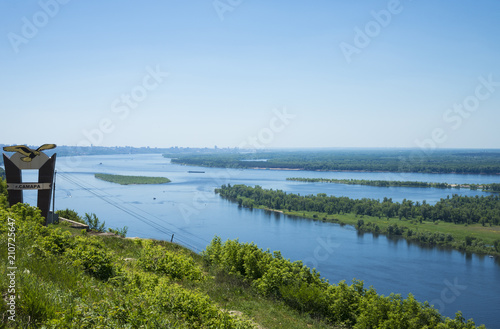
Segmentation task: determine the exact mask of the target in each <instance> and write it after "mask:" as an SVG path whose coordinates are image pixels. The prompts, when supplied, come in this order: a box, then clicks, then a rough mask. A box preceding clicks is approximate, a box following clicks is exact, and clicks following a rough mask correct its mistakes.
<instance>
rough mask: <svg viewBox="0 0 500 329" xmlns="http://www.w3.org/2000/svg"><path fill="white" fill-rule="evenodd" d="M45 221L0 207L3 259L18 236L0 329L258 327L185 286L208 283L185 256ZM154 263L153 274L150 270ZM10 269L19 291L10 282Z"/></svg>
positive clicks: (2, 279)
mask: <svg viewBox="0 0 500 329" xmlns="http://www.w3.org/2000/svg"><path fill="white" fill-rule="evenodd" d="M9 218H10V220H9ZM43 222H44V219H43V218H42V217H41V215H40V210H38V209H36V208H33V207H29V206H28V205H25V204H17V205H15V206H13V207H12V208H8V209H6V208H3V207H0V258H1V259H4V260H7V250H8V247H7V246H8V243H9V242H10V243H12V242H11V241H9V240H8V237H9V236H8V234H7V233H8V232H10V233H12V232H14V233H15V263H14V264H10V265H8V263H7V261H4V262H1V263H0V293H1V294H2V296H4V298H1V299H0V313H1V315H2V317H1V320H0V328H78V329H81V328H190V329H191V328H254V325H253V323H251V322H250V321H248V320H245V319H242V318H237V317H233V316H231V315H230V314H229V313H228V312H225V311H223V310H221V309H220V308H219V306H218V305H217V304H216V303H215V302H213V301H212V300H211V299H210V298H209V297H208V296H207V295H206V294H204V293H203V292H201V291H199V290H196V289H190V288H188V286H189V284H184V283H185V282H188V283H189V282H191V281H192V280H193V279H197V280H198V279H200V280H201V279H202V278H203V276H204V274H203V273H202V271H201V269H200V268H199V267H198V266H197V265H195V264H194V261H193V258H192V256H190V255H188V254H187V252H180V253H175V254H174V253H172V252H171V251H168V250H167V248H165V247H163V246H161V245H159V244H158V243H155V242H148V241H143V240H126V239H118V238H114V237H98V236H90V235H84V236H78V235H77V236H73V235H72V234H71V233H70V232H68V231H64V230H62V229H61V228H54V227H45V226H43V225H42V223H43ZM9 223H11V224H9ZM11 228H13V229H11ZM106 239H117V241H120V245H121V246H124V247H125V246H126V247H127V248H129V249H134V250H136V252H134V254H136V255H139V256H138V258H137V260H136V261H134V260H130V259H128V260H125V259H124V258H122V257H118V256H117V254H118V253H117V252H116V251H115V250H112V249H110V248H109V247H108V246H109V245H113V244H114V243H105V241H106ZM143 247H144V248H143ZM140 250H142V251H140ZM153 260H156V262H155V263H154V267H150V265H146V264H151V261H153ZM13 265H15V267H17V270H15V282H16V283H15V287H14V288H12V286H11V281H10V280H11V278H10V277H9V276H7V274H8V273H11V271H12V270H11V269H9V268H8V266H13ZM145 270H146V271H145ZM12 289H14V290H12ZM11 296H13V297H11ZM5 297H7V298H5ZM11 298H13V300H14V301H15V306H14V307H13V308H11V306H10V305H9V304H7V300H10V299H11ZM12 309H14V310H15V313H14V315H12V313H9V311H11V310H12ZM9 317H11V318H10V319H9Z"/></svg>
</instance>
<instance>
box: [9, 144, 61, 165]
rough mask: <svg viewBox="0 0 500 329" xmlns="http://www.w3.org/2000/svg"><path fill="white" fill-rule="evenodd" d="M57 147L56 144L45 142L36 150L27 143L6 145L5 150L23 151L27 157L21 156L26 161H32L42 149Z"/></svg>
mask: <svg viewBox="0 0 500 329" xmlns="http://www.w3.org/2000/svg"><path fill="white" fill-rule="evenodd" d="M55 147H56V144H43V145H42V146H40V147H39V148H37V149H36V150H32V149H30V148H29V147H27V146H26V145H15V146H6V147H4V148H3V150H4V151H5V152H17V153H21V154H22V155H24V156H25V157H23V158H21V160H22V161H24V162H31V160H33V159H34V158H35V157H36V156H38V155H40V151H43V150H50V149H53V148H55Z"/></svg>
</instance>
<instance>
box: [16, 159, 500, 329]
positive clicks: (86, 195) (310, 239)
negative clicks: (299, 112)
mask: <svg viewBox="0 0 500 329" xmlns="http://www.w3.org/2000/svg"><path fill="white" fill-rule="evenodd" d="M68 160H69V158H67V159H66V158H62V157H61V158H59V159H58V164H57V169H58V174H57V185H56V189H57V192H56V209H65V208H70V209H75V210H76V211H78V212H79V213H80V214H84V213H85V212H94V213H96V214H97V215H98V217H99V218H100V219H101V220H105V221H106V226H107V227H111V228H115V227H123V226H125V225H126V226H128V227H129V231H128V236H138V237H143V238H156V239H166V240H169V239H170V238H171V234H172V233H173V234H174V241H177V242H178V243H181V244H183V245H186V246H188V247H190V248H191V249H193V250H196V251H200V250H203V249H204V248H205V246H206V245H207V244H208V243H209V242H210V240H211V239H212V238H213V237H214V236H215V235H218V236H220V237H221V238H222V239H223V240H226V239H236V238H239V239H240V241H242V242H252V241H253V242H255V243H256V244H257V245H258V246H259V247H260V248H263V249H267V248H269V249H270V250H280V251H281V252H282V254H283V255H284V256H285V257H286V258H290V259H291V260H303V261H304V262H305V264H306V265H308V266H312V267H315V268H317V269H318V270H319V271H320V272H321V275H322V276H323V277H325V278H327V279H328V280H330V282H332V283H336V282H339V281H340V280H346V281H347V282H351V281H352V279H353V278H356V279H359V280H363V281H364V283H365V285H366V286H367V287H368V286H371V285H372V286H373V287H374V288H375V289H376V290H377V292H378V293H381V294H384V295H389V294H391V293H400V294H402V295H403V296H405V297H406V296H407V295H408V294H409V293H412V294H413V295H414V296H415V297H416V298H417V300H419V301H425V300H427V301H429V302H431V304H434V305H435V307H436V308H437V309H439V310H440V311H441V313H442V314H444V315H446V316H450V317H453V316H454V314H455V312H456V311H457V310H461V311H462V312H463V313H464V316H465V317H466V318H471V317H472V318H474V320H475V321H476V324H486V326H487V327H488V328H500V325H499V324H498V323H500V312H499V311H500V297H499V296H500V286H499V285H498V282H500V261H499V260H496V259H493V258H489V257H483V256H477V255H466V254H463V253H460V252H458V251H452V250H446V249H438V248H423V247H421V246H419V245H417V244H413V243H408V242H406V241H405V240H391V239H388V238H387V237H385V236H383V235H379V236H373V235H372V234H358V233H357V232H356V230H355V229H354V228H353V227H351V226H340V225H338V224H333V223H323V222H317V221H311V220H305V219H300V218H294V217H290V216H284V215H282V214H279V213H274V212H268V211H263V210H257V209H255V210H249V209H244V208H238V207H237V206H236V205H235V204H234V203H231V202H229V201H227V200H223V199H222V198H220V197H218V196H217V195H215V194H214V193H213V190H214V188H216V187H218V186H220V185H222V184H227V183H231V184H246V185H250V186H254V185H260V186H262V187H263V188H272V189H282V190H285V191H287V192H293V193H300V194H301V195H306V194H317V193H327V194H329V195H336V196H348V197H350V198H364V197H366V198H374V199H383V198H384V197H386V196H387V197H390V198H392V199H393V200H394V201H401V200H403V199H405V198H406V199H410V200H413V201H423V200H427V202H429V203H431V204H432V203H435V202H437V201H438V200H439V199H440V198H446V197H447V196H448V195H451V194H453V193H459V194H462V195H487V193H484V192H481V191H470V190H456V189H451V190H449V189H444V190H443V189H429V188H398V187H389V188H377V187H373V186H358V185H342V184H327V183H302V182H291V181H286V180H285V179H286V178H287V177H324V178H354V179H379V180H412V181H424V182H446V183H458V184H460V183H500V176H483V175H441V174H395V173H361V172H308V171H275V170H251V169H247V170H236V169H234V170H226V169H218V168H199V167H188V166H180V165H174V164H170V162H169V160H168V159H164V158H163V157H162V156H161V155H140V156H139V155H112V156H85V157H78V158H73V159H72V161H71V162H72V163H73V164H71V165H68V164H69V163H70V162H69V161H68ZM75 163H76V164H75ZM189 170H198V171H200V170H202V171H205V173H203V174H201V173H198V174H196V173H188V171H189ZM97 172H99V173H112V174H124V175H145V176H163V177H168V178H169V179H171V180H172V183H169V184H163V185H143V186H141V185H131V186H121V185H117V184H112V183H107V182H103V181H100V180H97V179H95V178H94V176H93V175H94V173H97ZM23 178H24V179H25V181H27V180H30V175H26V177H23ZM90 191H92V193H91V192H90ZM25 193H26V192H25ZM25 199H26V201H27V202H30V203H32V204H34V203H35V195H34V194H30V193H26V194H25Z"/></svg>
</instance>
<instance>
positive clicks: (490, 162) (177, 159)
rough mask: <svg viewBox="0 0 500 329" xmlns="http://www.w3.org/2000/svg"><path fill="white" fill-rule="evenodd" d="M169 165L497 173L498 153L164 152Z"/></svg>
mask: <svg viewBox="0 0 500 329" xmlns="http://www.w3.org/2000/svg"><path fill="white" fill-rule="evenodd" d="M163 156H164V157H167V158H171V159H172V160H171V161H172V163H177V164H183V165H190V166H203V167H219V168H253V169H282V170H311V171H371V172H400V173H409V172H418V173H443V174H446V173H447V174H449V173H458V174H488V175H495V174H500V152H499V151H498V150H466V149H464V150H457V149H454V150H451V149H443V150H434V151H433V152H427V153H426V152H424V151H422V150H419V149H327V150H279V151H255V152H251V151H245V150H239V152H237V151H234V152H229V151H226V152H212V153H209V152H208V151H207V152H205V153H197V152H193V153H164V154H163Z"/></svg>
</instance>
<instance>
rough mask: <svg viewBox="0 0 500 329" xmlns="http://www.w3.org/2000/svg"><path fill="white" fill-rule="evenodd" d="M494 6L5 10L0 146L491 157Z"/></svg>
mask: <svg viewBox="0 0 500 329" xmlns="http://www.w3.org/2000/svg"><path fill="white" fill-rule="evenodd" d="M498 12H500V3H499V2H498V1H493V0H488V1H483V2H481V3H478V2H473V1H458V2H452V1H450V0H448V1H440V2H432V1H430V0H419V1H411V0H401V1H398V0H389V1H387V0H386V1H370V2H352V1H350V2H346V1H327V0H320V1H316V2H314V3H311V2H306V1H289V2H274V3H269V2H261V1H245V0H239V1H227V0H216V1H200V0H198V1H190V2H189V3H188V2H178V1H171V0H167V1H162V2H156V1H143V2H134V1H116V0H110V1H106V2H101V3H98V2H97V3H93V2H92V3H89V2H82V1H80V2H78V1H69V0H39V1H31V0H29V1H23V2H12V1H10V2H7V1H4V2H2V3H1V4H0V21H1V22H2V23H1V24H0V27H1V33H0V35H2V36H3V37H2V38H1V41H0V49H1V51H0V68H1V71H0V72H1V74H2V77H3V79H1V80H0V81H1V82H0V96H1V99H2V100H3V102H2V114H3V115H2V120H1V121H0V123H1V124H0V144H8V145H13V144H21V143H26V144H30V145H41V144H44V143H55V144H58V145H82V146H84V145H90V144H92V145H96V146H134V147H145V146H150V147H159V148H169V147H173V146H179V147H209V148H213V147H214V146H215V145H217V146H218V147H219V148H226V147H231V148H233V147H241V148H250V149H265V148H330V147H332V148H336V147H348V148H349V147H356V148H371V147H376V148H393V147H397V148H421V149H440V148H500V129H498V123H499V122H500V62H499V61H498V58H500V56H499V55H500V35H499V34H498V28H499V27H500V21H499V20H498Z"/></svg>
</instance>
